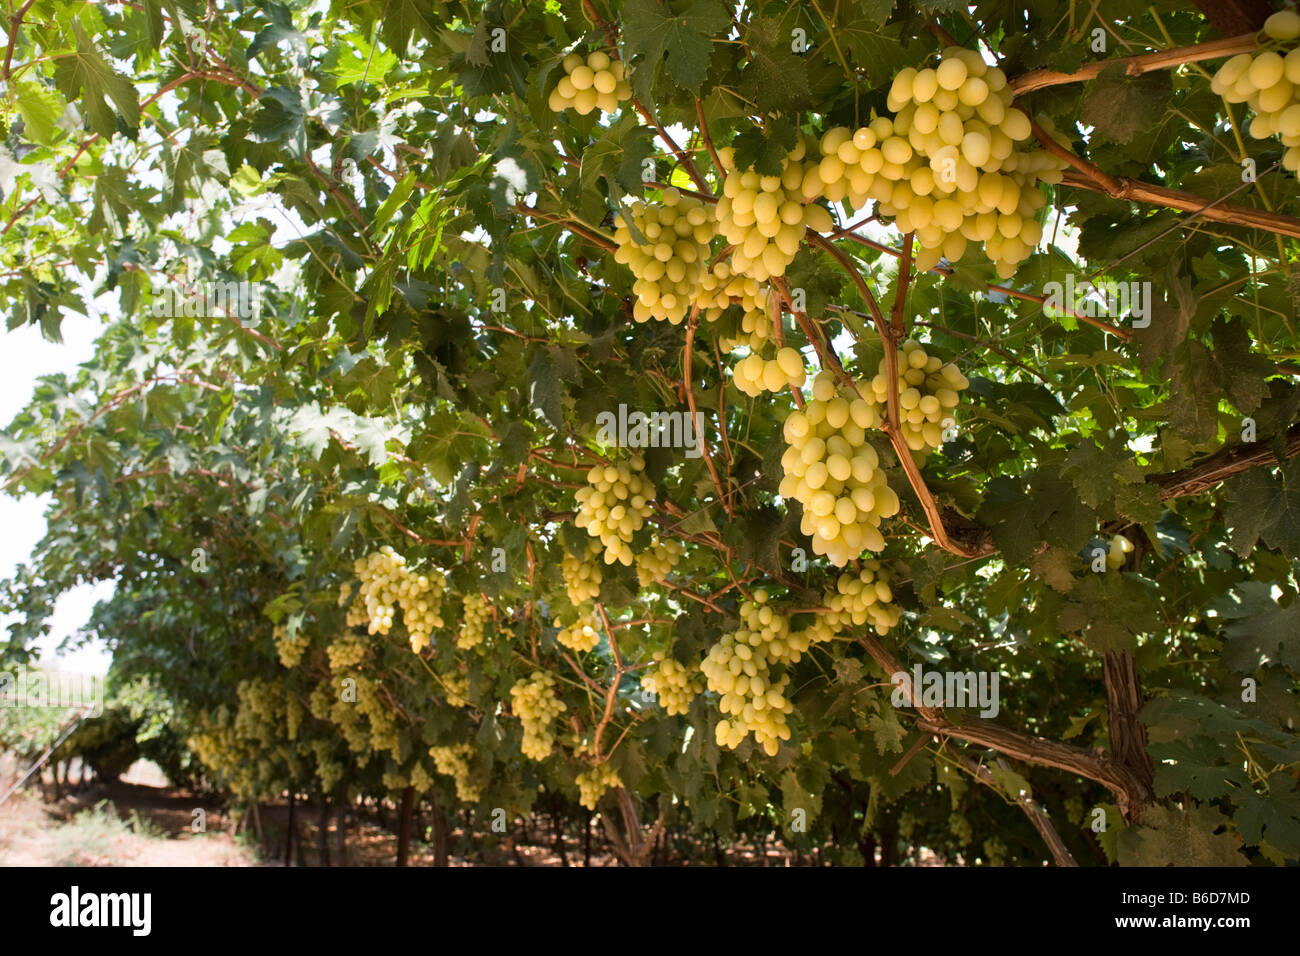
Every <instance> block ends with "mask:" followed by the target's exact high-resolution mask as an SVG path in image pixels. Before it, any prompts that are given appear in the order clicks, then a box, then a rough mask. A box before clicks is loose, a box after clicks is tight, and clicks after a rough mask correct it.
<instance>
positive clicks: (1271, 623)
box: [1212, 581, 1300, 674]
mask: <svg viewBox="0 0 1300 956" xmlns="http://www.w3.org/2000/svg"><path fill="white" fill-rule="evenodd" d="M1271 592H1272V588H1271V586H1270V585H1268V584H1265V583H1264V582H1262V581H1243V582H1242V583H1241V584H1239V585H1237V586H1236V587H1235V588H1233V589H1232V590H1231V591H1229V592H1228V593H1227V594H1225V595H1224V596H1223V597H1222V598H1220V599H1219V600H1218V601H1216V602H1214V604H1213V605H1212V607H1213V608H1214V609H1215V610H1216V611H1217V612H1218V613H1219V615H1220V616H1221V617H1224V618H1226V619H1227V620H1228V621H1229V622H1230V623H1228V624H1225V625H1224V626H1223V633H1224V635H1225V636H1226V638H1227V643H1226V646H1225V647H1224V649H1223V664H1224V666H1225V667H1228V668H1230V669H1232V670H1234V671H1237V672H1238V673H1242V674H1253V673H1255V672H1256V671H1258V670H1259V669H1260V668H1262V667H1264V666H1265V665H1267V664H1275V663H1282V664H1285V665H1286V666H1287V667H1289V668H1291V670H1293V671H1297V672H1300V600H1294V599H1293V600H1292V601H1291V603H1290V605H1289V606H1287V607H1285V608H1284V607H1282V606H1281V605H1279V604H1278V603H1277V602H1276V601H1274V600H1273V595H1272V593H1271Z"/></svg>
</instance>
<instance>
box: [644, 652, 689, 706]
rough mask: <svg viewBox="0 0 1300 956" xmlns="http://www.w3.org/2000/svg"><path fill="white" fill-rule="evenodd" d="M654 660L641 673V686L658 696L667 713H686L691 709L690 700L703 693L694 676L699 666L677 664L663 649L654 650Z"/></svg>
mask: <svg viewBox="0 0 1300 956" xmlns="http://www.w3.org/2000/svg"><path fill="white" fill-rule="evenodd" d="M654 660H655V663H654V664H653V665H651V666H650V667H649V668H647V669H646V672H645V674H643V675H642V677H641V686H642V687H643V688H645V689H646V690H647V691H649V692H650V693H651V694H654V695H655V696H656V697H658V698H659V704H660V706H661V707H663V709H664V710H665V711H666V712H667V713H669V714H684V713H686V712H687V711H689V710H690V709H691V701H693V700H694V699H695V698H696V697H698V696H700V694H702V693H704V685H702V684H701V683H700V682H699V681H698V680H697V679H696V678H695V676H694V675H695V672H696V671H698V670H699V669H700V666H699V665H698V664H697V665H695V666H694V667H687V666H686V665H684V664H679V663H678V662H677V661H675V660H673V659H672V658H671V657H669V656H668V655H667V653H665V652H664V651H658V652H656V654H655V656H654Z"/></svg>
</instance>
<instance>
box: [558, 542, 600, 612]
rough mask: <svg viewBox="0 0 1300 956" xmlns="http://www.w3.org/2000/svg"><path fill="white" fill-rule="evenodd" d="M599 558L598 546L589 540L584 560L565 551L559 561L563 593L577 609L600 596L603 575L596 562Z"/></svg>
mask: <svg viewBox="0 0 1300 956" xmlns="http://www.w3.org/2000/svg"><path fill="white" fill-rule="evenodd" d="M599 556H600V545H599V544H598V543H597V542H595V541H590V540H589V541H588V542H587V557H586V558H585V559H583V558H576V557H574V556H573V555H571V554H569V552H568V551H565V552H564V557H563V558H561V559H560V574H561V575H562V576H563V577H564V589H565V593H567V594H568V596H569V603H570V604H572V605H573V606H574V607H578V606H579V605H580V604H582V603H583V602H584V601H591V600H594V599H595V598H596V597H598V596H599V595H600V585H601V581H602V580H604V574H603V573H602V572H601V570H600V564H599V563H598V562H597V560H596V559H597V558H598V557H599Z"/></svg>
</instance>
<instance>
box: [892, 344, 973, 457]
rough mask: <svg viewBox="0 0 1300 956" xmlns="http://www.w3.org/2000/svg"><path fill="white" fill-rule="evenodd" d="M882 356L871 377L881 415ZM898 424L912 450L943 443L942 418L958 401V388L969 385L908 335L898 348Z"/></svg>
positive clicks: (949, 416) (947, 417) (946, 419)
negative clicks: (876, 369) (873, 376)
mask: <svg viewBox="0 0 1300 956" xmlns="http://www.w3.org/2000/svg"><path fill="white" fill-rule="evenodd" d="M886 374H887V367H886V365H885V360H884V359H881V360H880V366H879V370H878V372H877V374H876V376H875V378H873V379H872V380H871V395H872V396H873V397H874V398H875V402H876V405H877V406H878V407H877V416H878V417H879V418H880V419H882V420H883V419H884V418H885V417H886V415H887V412H886V405H887V403H888V395H889V379H888V378H887V377H886ZM895 387H896V388H897V389H898V405H899V409H898V427H899V431H901V432H902V434H903V439H904V440H905V441H906V442H907V447H908V448H910V449H912V450H913V451H923V450H925V449H927V448H931V449H932V448H938V447H939V446H940V445H942V444H943V433H944V428H945V424H944V423H945V422H949V423H951V422H952V411H953V409H955V408H956V407H957V402H958V401H959V397H958V394H957V393H958V392H961V391H963V390H965V389H966V388H968V387H970V381H969V380H968V379H967V378H966V376H965V375H963V374H962V373H961V371H960V370H959V369H958V368H957V366H955V365H953V364H952V363H951V362H949V363H947V364H944V362H943V360H942V359H940V358H939V357H937V356H934V355H930V354H929V353H927V352H926V351H925V347H924V346H923V345H921V343H919V342H915V341H913V340H911V339H908V340H907V341H906V342H904V343H903V347H902V349H900V350H899V352H898V380H897V382H896V383H895Z"/></svg>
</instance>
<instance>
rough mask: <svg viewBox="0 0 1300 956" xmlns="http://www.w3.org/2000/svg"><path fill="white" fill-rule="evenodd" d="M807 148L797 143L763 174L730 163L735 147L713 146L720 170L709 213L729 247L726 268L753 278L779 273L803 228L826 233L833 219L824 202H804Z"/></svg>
mask: <svg viewBox="0 0 1300 956" xmlns="http://www.w3.org/2000/svg"><path fill="white" fill-rule="evenodd" d="M806 152H807V147H806V146H805V144H803V143H799V144H798V145H797V146H796V147H795V148H794V149H793V150H792V151H791V152H790V153H789V155H787V156H786V158H785V159H784V160H783V161H782V164H781V165H782V171H781V175H779V176H763V175H760V174H759V173H758V172H757V171H756V170H754V169H752V168H751V169H747V170H743V171H742V170H739V169H736V168H735V150H734V149H732V148H731V147H727V148H726V149H722V150H719V151H718V159H719V161H720V162H721V163H722V166H723V168H724V169H725V170H726V179H725V180H724V181H723V184H722V193H723V194H722V196H721V198H719V199H718V205H717V208H716V210H715V214H716V215H717V218H718V231H719V232H720V233H722V235H723V236H724V237H725V238H726V240H727V242H728V243H730V244H731V245H733V246H735V249H733V250H732V253H731V267H732V269H733V270H734V271H736V272H740V273H744V274H745V275H747V276H749V277H750V278H752V279H755V280H757V281H759V282H766V281H767V280H768V279H770V278H771V277H772V276H783V275H785V270H786V267H787V266H789V265H790V263H791V262H793V261H794V257H795V254H796V253H797V252H798V251H799V244H800V243H801V242H802V241H803V237H804V230H805V229H812V230H814V231H816V232H822V233H826V232H831V231H832V230H833V229H834V228H835V221H834V220H833V219H832V218H831V214H830V212H828V211H827V209H826V207H824V206H819V205H817V204H816V203H812V202H810V203H807V204H805V203H804V199H805V198H811V197H805V196H804V195H803V193H802V191H801V189H802V186H803V180H804V172H805V170H804V165H803V162H802V160H803V158H804V156H805V155H806Z"/></svg>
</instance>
